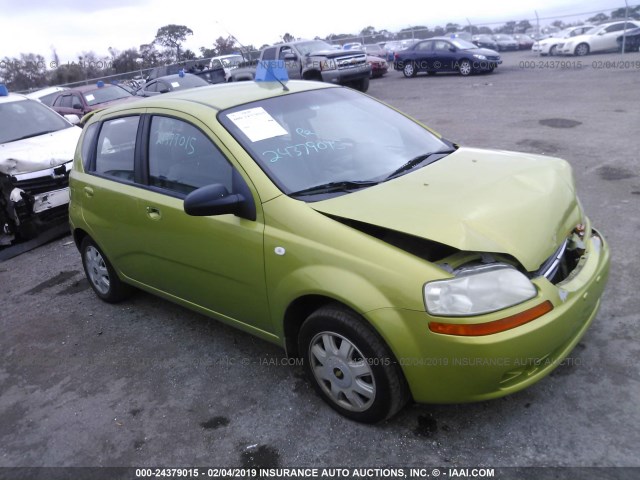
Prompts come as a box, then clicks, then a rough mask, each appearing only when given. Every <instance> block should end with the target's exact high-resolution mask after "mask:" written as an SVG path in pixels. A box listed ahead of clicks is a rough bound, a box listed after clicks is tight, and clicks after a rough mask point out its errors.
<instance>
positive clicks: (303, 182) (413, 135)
mask: <svg viewBox="0 0 640 480" xmlns="http://www.w3.org/2000/svg"><path fill="white" fill-rule="evenodd" d="M345 105H348V106H349V107H348V108H345ZM218 118H219V120H220V122H221V123H222V124H223V125H224V126H225V128H226V129H227V130H228V131H229V132H230V133H231V135H233V136H234V137H235V138H236V140H237V141H238V142H239V143H241V144H242V146H243V147H244V148H245V150H247V152H249V154H250V155H251V156H252V157H253V159H254V160H255V161H256V162H257V163H258V164H259V165H260V167H261V168H262V169H263V170H264V171H265V173H266V174H267V175H268V176H269V177H270V178H271V179H272V180H273V182H274V183H275V184H276V185H277V186H278V187H279V188H280V190H282V191H283V192H284V193H286V194H291V193H294V192H299V191H301V190H305V189H309V188H312V187H316V186H319V185H327V184H340V183H349V184H357V183H360V184H363V185H364V184H366V185H369V184H374V183H377V182H381V181H385V180H388V179H389V177H390V176H391V177H393V176H396V175H399V174H401V173H405V171H406V172H408V171H409V170H411V169H412V168H418V167H420V166H424V165H426V164H427V163H429V162H430V161H435V160H437V159H438V158H441V157H442V155H433V156H431V157H430V155H431V154H433V153H438V152H447V153H450V152H451V151H452V149H453V146H452V145H451V144H450V143H447V142H446V141H444V140H442V139H440V138H439V137H437V136H436V135H434V134H432V133H431V132H430V131H428V130H426V129H425V128H424V127H421V126H420V125H418V124H417V123H415V122H414V121H412V120H410V119H408V118H407V117H405V116H404V115H402V114H400V113H398V112H396V111H395V110H393V109H391V108H389V107H387V106H385V105H383V104H382V103H380V102H378V101H376V100H373V99H371V98H370V97H367V96H365V95H362V94H360V93H357V92H354V91H352V90H350V89H347V88H326V89H324V88H323V89H320V90H313V91H308V92H301V93H295V94H291V95H283V96H278V97H275V98H270V99H266V100H261V101H258V102H253V103H249V104H245V105H241V106H239V107H234V108H232V109H229V110H225V111H223V112H221V113H220V114H219V116H218ZM428 157H430V158H428ZM412 162H414V163H412ZM340 193H345V192H340ZM304 199H305V200H307V199H308V197H305V198H304Z"/></svg>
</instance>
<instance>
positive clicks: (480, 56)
mask: <svg viewBox="0 0 640 480" xmlns="http://www.w3.org/2000/svg"><path fill="white" fill-rule="evenodd" d="M473 56H474V57H475V58H477V59H478V60H486V59H487V57H485V56H484V55H476V54H474V55H473Z"/></svg>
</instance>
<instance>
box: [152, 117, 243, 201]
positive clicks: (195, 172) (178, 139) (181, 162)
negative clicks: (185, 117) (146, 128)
mask: <svg viewBox="0 0 640 480" xmlns="http://www.w3.org/2000/svg"><path fill="white" fill-rule="evenodd" d="M231 175H232V167H231V164H229V162H228V161H227V159H226V158H225V157H224V156H223V155H222V153H221V152H220V151H219V150H218V149H217V148H216V146H215V145H214V144H213V143H212V142H211V140H209V138H208V137H207V136H206V135H205V134H204V133H202V132H201V131H200V130H199V129H197V128H196V127H194V126H193V125H191V124H189V123H187V122H184V121H182V120H178V119H175V118H170V117H161V116H154V117H153V118H152V120H151V131H150V138H149V184H150V185H153V186H155V187H159V188H163V189H167V190H171V191H173V192H176V193H180V194H187V193H189V192H192V191H193V190H195V189H197V188H200V187H204V186H205V185H211V184H213V183H219V184H222V185H224V186H225V187H226V188H227V190H228V191H230V192H231V191H232V183H231Z"/></svg>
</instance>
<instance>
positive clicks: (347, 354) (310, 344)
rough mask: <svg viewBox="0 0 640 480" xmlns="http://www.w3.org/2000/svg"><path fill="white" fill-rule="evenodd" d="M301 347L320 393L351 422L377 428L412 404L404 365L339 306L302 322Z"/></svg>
mask: <svg viewBox="0 0 640 480" xmlns="http://www.w3.org/2000/svg"><path fill="white" fill-rule="evenodd" d="M298 348H299V351H300V352H301V354H302V355H303V356H304V365H305V370H306V372H307V375H308V377H309V379H310V380H311V381H312V383H313V385H314V387H315V389H316V391H317V392H318V393H319V394H320V396H321V397H322V398H323V400H325V401H326V402H327V403H328V404H329V405H330V406H331V407H332V408H333V409H334V410H336V411H338V412H339V413H341V414H342V415H344V416H345V417H348V418H350V419H352V420H356V421H359V422H365V423H374V422H378V421H381V420H384V419H386V418H389V417H391V416H392V415H394V414H395V413H397V412H398V411H399V410H400V409H401V408H402V407H403V406H404V405H405V404H406V403H407V401H408V399H409V390H408V387H407V384H406V381H405V379H404V376H403V374H402V370H401V369H400V366H399V365H398V364H397V362H396V361H395V359H394V357H393V354H392V353H391V352H390V350H389V348H388V347H387V345H386V344H385V343H384V341H383V340H382V339H381V338H380V337H379V336H378V335H377V333H376V332H374V331H373V329H372V328H371V327H370V326H369V325H368V324H367V323H365V321H364V320H363V319H362V318H361V317H360V316H358V315H357V314H355V313H354V312H352V311H351V310H348V309H346V308H344V307H342V306H339V305H329V306H325V307H322V308H320V309H318V310H316V311H315V312H314V313H312V314H311V315H310V316H309V317H308V318H307V320H305V322H304V323H303V325H302V327H301V329H300V334H299V337H298Z"/></svg>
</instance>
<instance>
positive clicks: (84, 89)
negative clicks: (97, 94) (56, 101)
mask: <svg viewBox="0 0 640 480" xmlns="http://www.w3.org/2000/svg"><path fill="white" fill-rule="evenodd" d="M112 87H119V85H112V84H110V83H105V84H104V85H103V86H102V87H98V85H96V84H95V83H94V84H93V85H80V86H79V87H73V88H70V89H69V90H65V92H69V93H71V92H80V93H85V92H93V91H94V90H98V89H102V88H112ZM120 88H122V87H120Z"/></svg>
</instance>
